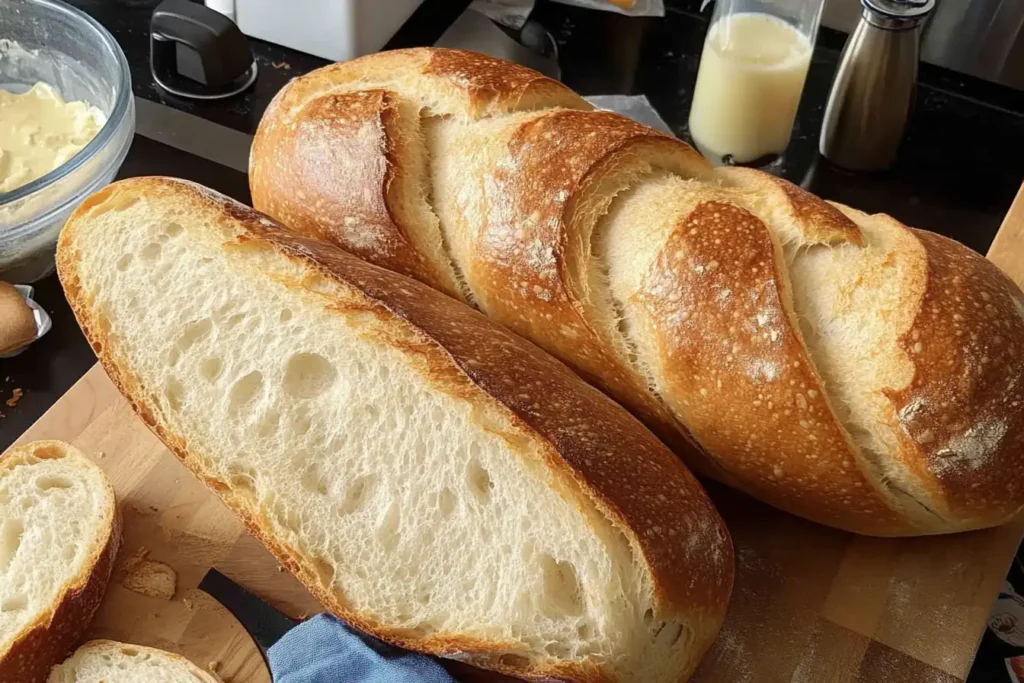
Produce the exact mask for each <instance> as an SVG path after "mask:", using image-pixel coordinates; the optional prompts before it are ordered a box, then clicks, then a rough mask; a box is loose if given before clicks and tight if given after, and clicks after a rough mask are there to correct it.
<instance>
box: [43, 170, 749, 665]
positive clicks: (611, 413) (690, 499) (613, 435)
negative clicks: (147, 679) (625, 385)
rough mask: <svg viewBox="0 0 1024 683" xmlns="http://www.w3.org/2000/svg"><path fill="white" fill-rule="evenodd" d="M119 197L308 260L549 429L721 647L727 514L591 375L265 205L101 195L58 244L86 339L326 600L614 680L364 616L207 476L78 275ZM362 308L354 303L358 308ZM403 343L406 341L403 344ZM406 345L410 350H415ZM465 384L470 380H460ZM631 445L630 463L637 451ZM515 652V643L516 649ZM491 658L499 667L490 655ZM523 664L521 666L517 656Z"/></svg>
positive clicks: (346, 305)
mask: <svg viewBox="0 0 1024 683" xmlns="http://www.w3.org/2000/svg"><path fill="white" fill-rule="evenodd" d="M114 193H125V195H127V196H131V195H143V194H144V195H146V196H148V197H149V198H150V199H151V200H153V199H154V198H156V197H161V196H162V197H166V198H169V199H170V200H173V201H174V202H175V203H178V204H187V205H189V206H190V207H191V208H192V210H193V211H194V212H196V213H197V214H198V213H205V214H206V215H210V214H211V213H213V212H217V213H218V214H219V215H222V216H224V217H225V218H227V219H230V221H231V225H230V228H231V229H232V230H234V231H237V232H238V234H239V236H240V238H241V239H243V240H251V241H256V242H260V243H264V244H269V245H272V246H273V248H275V249H277V250H278V251H280V252H281V253H282V254H283V255H284V257H286V258H290V259H293V260H296V261H298V262H301V263H302V264H303V265H304V267H305V268H306V269H308V271H309V273H310V275H314V274H319V275H321V276H322V277H325V278H329V279H331V280H333V281H335V282H337V283H339V284H342V285H343V286H345V287H346V288H347V289H351V292H352V301H341V300H339V301H338V302H337V307H338V308H339V309H342V310H345V311H351V310H355V309H356V308H358V310H360V311H366V312H370V313H372V314H373V315H374V316H375V317H377V318H378V319H379V320H380V321H381V324H380V325H379V326H377V327H378V328H379V329H383V330H388V329H391V330H393V332H392V333H393V334H394V335H396V340H394V341H397V339H402V340H403V341H404V343H406V344H413V345H414V346H415V348H414V349H413V348H410V349H408V351H409V352H410V355H411V356H415V357H416V358H419V359H420V362H424V363H426V364H427V366H428V372H427V376H428V377H430V378H431V379H432V380H433V381H434V383H435V386H437V387H438V388H439V390H443V391H448V392H456V393H457V392H462V391H465V392H472V394H473V395H474V400H477V401H487V402H489V403H492V404H494V405H496V406H501V407H502V408H503V409H504V410H507V411H508V413H509V416H510V418H511V419H512V420H513V423H514V424H516V426H517V428H519V429H522V430H523V431H524V432H529V433H531V434H532V435H534V436H535V437H539V438H540V439H542V440H543V441H544V442H546V443H547V444H549V445H550V447H546V454H545V455H546V457H547V458H548V464H549V467H551V469H552V471H553V472H555V473H556V474H558V475H559V476H566V477H569V478H571V479H572V480H574V481H575V482H576V484H577V485H578V486H579V487H580V489H581V490H582V491H584V492H585V493H586V494H587V495H588V496H589V497H590V498H591V500H593V501H594V503H595V505H596V506H597V507H598V508H599V509H600V510H601V511H602V512H603V513H604V514H605V515H606V516H608V518H609V519H610V520H611V521H612V522H613V523H614V524H616V526H618V527H619V528H620V529H621V530H622V531H623V532H624V533H625V534H626V535H627V538H629V539H630V543H631V545H632V546H633V548H634V550H635V551H636V552H638V553H639V555H640V557H641V558H642V561H643V562H644V563H645V564H646V565H647V566H648V568H649V571H650V574H651V576H652V581H653V584H654V590H655V594H654V596H653V599H654V604H655V605H656V606H657V609H658V610H659V611H660V613H661V615H662V616H663V617H664V618H671V617H673V616H676V615H685V616H686V618H687V620H688V621H692V622H694V623H698V624H699V626H700V628H702V629H703V631H702V632H699V633H696V634H694V637H695V643H694V645H693V647H694V648H695V650H697V651H698V653H699V651H702V650H703V648H704V647H706V646H707V645H708V644H710V641H711V639H712V638H713V635H714V633H715V632H717V629H718V627H719V626H720V624H721V622H722V620H723V619H724V615H725V606H726V603H727V600H728V595H729V592H730V591H731V586H732V574H733V556H732V545H731V543H730V541H729V538H728V533H727V531H726V529H725V527H724V524H723V523H722V520H721V518H719V517H718V514H717V513H716V512H715V510H714V508H713V507H712V505H711V503H710V501H709V500H708V498H707V496H706V494H705V493H704V492H703V489H702V488H701V487H700V485H699V484H698V483H697V481H696V480H695V479H694V478H693V476H692V475H691V474H690V473H689V472H688V471H687V470H686V469H685V467H683V466H682V465H681V464H680V462H679V461H678V460H677V459H676V458H675V457H674V456H673V455H672V454H671V452H670V451H668V450H667V449H666V448H665V447H664V446H663V445H662V444H660V443H659V442H658V441H657V440H656V439H655V438H654V437H653V435H651V434H650V433H649V432H647V431H646V430H645V429H644V428H643V427H642V426H641V425H640V424H639V423H638V422H636V420H634V419H633V418H632V417H631V416H630V415H629V414H628V413H626V412H624V411H623V410H622V409H621V408H619V407H618V406H616V405H615V404H614V403H612V402H611V401H610V400H609V399H607V398H606V397H605V396H604V395H603V394H601V393H600V392H598V391H597V390H596V389H592V388H590V387H588V386H587V385H585V384H583V383H582V382H580V381H579V380H578V379H577V378H576V377H575V376H574V375H573V374H572V373H571V372H570V371H569V370H568V369H567V368H565V366H563V365H561V364H560V363H558V362H557V361H555V360H554V359H553V358H550V357H549V356H547V355H546V354H544V353H543V352H541V351H540V350H539V349H537V348H536V347H534V346H532V345H530V344H529V343H527V342H525V341H523V340H522V339H520V338H519V337H517V336H515V335H513V334H511V333H510V332H507V331H505V330H504V329H503V328H501V327H500V326H498V325H496V324H494V323H493V322H491V321H489V320H488V319H487V318H485V317H484V316H482V315H481V314H479V313H477V312H476V311H473V310H472V309H469V308H468V307H465V306H462V305H461V304H458V303H457V302H454V301H452V300H451V299H450V298H449V297H446V296H444V295H442V294H440V293H439V292H436V291H434V290H432V289H430V288H429V287H426V286H425V285H422V284H420V283H418V282H415V281H413V280H409V279H406V278H402V277H401V276H398V275H395V274H394V273H390V272H388V271H385V270H383V269H380V268H377V267H375V266H372V265H370V264H368V263H365V262H363V261H361V260H359V259H357V258H355V257H353V256H351V255H349V254H346V253H345V252H343V251H340V250H337V249H335V248H333V247H330V246H328V245H326V244H324V243H321V242H317V241H315V240H309V239H306V238H303V237H300V236H296V235H293V234H291V233H288V232H286V231H284V230H281V229H279V228H278V227H277V226H275V225H274V224H273V223H272V222H270V221H268V220H267V219H266V218H264V217H262V216H260V215H259V214H257V213H255V212H254V211H252V210H250V209H248V208H246V207H243V206H241V205H239V204H236V203H234V202H230V200H226V199H225V198H222V197H219V196H215V195H213V194H212V193H210V192H208V191H204V190H202V189H200V188H199V187H198V186H195V185H192V184H190V183H184V182H181V181H172V180H169V179H161V178H141V179H132V180H127V181H121V182H120V183H117V184H115V185H113V186H111V187H110V188H108V189H107V190H104V191H103V192H101V193H99V194H98V195H94V197H92V198H90V199H89V200H87V201H86V202H84V203H83V205H82V206H81V207H80V208H79V209H78V210H77V211H76V213H75V214H73V215H72V217H71V219H69V221H68V223H67V225H66V226H65V229H64V230H63V231H62V233H61V237H60V240H59V243H58V254H57V269H58V273H59V275H60V279H61V283H62V285H63V286H64V290H65V294H66V295H67V298H68V301H69V302H70V304H71V306H72V309H73V310H74V312H75V315H76V317H77V318H78V321H79V324H80V325H81V326H82V329H83V331H84V332H85V334H86V337H87V338H88V339H89V340H90V342H91V343H92V344H93V347H94V348H95V349H97V353H98V355H99V358H100V360H101V362H102V363H103V365H104V368H105V369H106V370H107V373H108V374H109V375H110V376H111V379H112V380H113V381H114V383H115V384H116V385H117V386H118V388H119V389H120V390H121V391H122V393H124V394H125V396H126V397H128V399H129V401H130V402H131V404H132V406H133V407H134V408H135V410H136V412H137V413H138V414H139V415H140V417H141V418H142V419H143V420H144V421H145V422H146V424H147V425H149V426H150V428H152V429H153V430H154V432H155V433H156V434H157V435H158V436H159V437H160V438H161V439H162V440H163V441H164V443H166V444H167V445H168V447H169V448H170V449H171V451H172V452H174V453H175V454H176V455H177V456H178V457H179V458H180V459H181V460H182V461H183V462H184V463H185V464H186V465H187V466H188V467H189V468H191V469H192V470H193V472H195V473H196V474H197V476H199V477H200V478H203V479H204V481H206V482H207V483H208V484H209V485H210V486H211V487H212V488H213V489H214V490H215V491H216V492H217V493H219V494H220V495H221V496H222V497H223V498H224V500H225V502H226V503H227V504H228V505H229V506H230V507H232V509H234V510H235V511H236V512H238V513H239V514H240V515H241V516H242V518H243V520H244V521H245V522H246V524H247V525H248V526H249V527H250V528H251V529H252V530H253V532H254V533H255V534H257V535H258V536H259V537H261V538H262V539H263V540H264V542H265V543H267V545H268V547H269V548H270V549H271V550H272V551H273V552H274V553H275V554H276V555H277V556H278V557H279V558H280V559H281V560H282V562H284V563H285V566H287V567H288V568H289V569H291V570H293V571H295V572H296V573H297V574H298V576H299V577H300V578H301V579H302V580H303V582H304V583H305V584H306V585H307V586H308V587H309V588H310V590H311V591H313V593H314V594H315V595H317V597H319V598H320V599H321V600H323V601H324V603H325V604H326V605H327V606H328V607H329V608H331V610H332V611H334V612H336V613H337V614H338V615H339V616H341V617H342V618H345V619H346V620H349V621H351V622H352V623H354V624H355V625H357V626H359V627H361V628H364V629H365V630H367V631H368V632H370V633H373V634H374V635H377V636H379V637H381V638H383V639H385V640H388V641H389V642H393V643H396V644H399V645H404V646H407V647H412V648H415V649H419V650H425V651H438V652H442V653H443V654H445V655H447V656H453V655H455V654H456V653H457V652H467V651H468V652H469V653H471V654H470V655H469V657H470V658H471V659H473V661H474V662H478V663H481V664H483V665H486V666H491V667H494V668H498V669H500V670H504V671H507V672H509V673H516V674H517V675H520V676H524V675H525V676H528V677H534V678H538V679H543V678H545V677H551V676H552V675H555V676H563V675H564V676H565V677H568V678H571V679H572V680H579V681H593V682H594V683H598V682H599V681H605V680H609V679H608V678H607V676H608V674H607V673H599V670H598V669H594V670H590V669H589V667H587V666H577V665H568V664H566V665H564V666H559V667H556V668H554V669H552V670H551V671H550V672H549V671H548V670H546V669H542V668H538V667H527V668H523V665H519V664H517V665H514V666H513V665H509V664H502V663H501V662H500V660H499V661H498V663H497V664H495V662H494V659H493V655H492V654H491V653H492V652H493V651H495V650H499V649H500V650H501V651H503V652H505V653H506V654H507V653H509V649H503V648H506V647H508V648H510V649H511V648H512V646H510V645H508V644H505V643H478V642H474V641H472V640H470V639H467V638H465V637H463V636H458V635H451V636H448V635H434V636H428V637H426V638H423V637H417V638H413V637H411V636H412V634H409V633H408V632H404V631H396V630H394V629H389V628H388V627H387V626H386V625H384V624H377V623H373V622H371V621H369V620H367V618H366V617H365V616H361V615H359V614H356V613H354V612H353V611H352V610H351V609H350V608H348V607H347V606H346V605H345V602H344V597H343V596H341V595H339V594H337V593H336V592H334V591H328V590H326V589H325V588H324V587H323V586H322V585H321V584H320V581H319V579H318V577H316V576H315V571H314V570H313V568H312V567H310V566H308V565H307V564H306V563H304V562H302V561H301V560H300V558H299V557H298V555H297V553H295V552H294V551H292V550H290V549H289V548H287V547H285V546H284V545H283V544H281V542H280V541H278V540H275V539H274V538H273V534H272V533H271V532H270V531H269V530H268V529H267V528H266V526H265V524H264V523H262V522H261V521H260V520H259V518H258V516H257V513H256V512H255V506H254V505H253V503H252V502H251V501H250V500H248V498H247V494H246V491H244V490H241V491H235V490H233V489H232V488H231V487H229V486H227V485H226V484H224V483H223V482H217V481H214V480H211V479H209V478H208V477H206V476H205V475H204V472H203V470H202V467H201V466H200V464H199V463H198V462H197V460H196V459H195V458H193V457H191V456H190V454H189V451H188V447H187V444H185V443H184V441H183V439H182V438H181V437H180V436H178V435H175V434H172V433H169V432H168V430H167V429H165V428H164V427H163V426H162V425H161V424H159V422H158V420H156V419H155V418H154V414H153V413H154V408H153V407H151V406H149V405H148V404H147V400H148V399H147V396H148V395H149V394H148V393H147V392H146V391H145V389H144V387H142V386H140V384H139V382H138V381H137V380H136V379H135V378H134V377H133V376H132V374H131V372H130V370H129V369H128V367H127V366H126V365H125V364H124V363H123V362H122V361H121V360H120V358H119V356H118V353H117V349H116V347H115V346H114V345H113V344H112V343H111V340H110V339H109V338H108V336H107V333H106V332H105V331H104V330H103V329H102V327H101V326H98V325H97V324H96V322H95V312H94V311H93V309H92V302H90V301H89V300H88V299H87V297H85V296H84V294H83V292H82V289H81V286H80V283H79V280H78V272H77V261H78V258H79V257H78V254H77V250H78V249H79V248H80V247H79V246H78V244H77V242H76V237H75V233H76V231H77V230H78V229H79V221H80V220H81V218H82V216H83V215H84V214H87V213H88V212H89V211H90V210H91V209H92V208H93V207H95V206H97V205H98V204H100V203H102V202H104V201H106V200H108V199H109V198H111V196H112V195H113V194H114ZM353 302H355V303H353ZM395 346H396V347H398V348H400V349H401V348H402V347H400V346H398V344H397V343H396V344H395ZM403 350H404V349H403ZM455 380H457V381H455ZM626 453H628V454H629V457H628V458H626V457H624V454H626ZM513 652H514V650H513ZM485 659H486V661H484V660H485ZM509 661H511V660H509Z"/></svg>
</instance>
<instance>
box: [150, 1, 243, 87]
mask: <svg viewBox="0 0 1024 683" xmlns="http://www.w3.org/2000/svg"><path fill="white" fill-rule="evenodd" d="M149 47H150V69H151V70H152V72H153V79H154V80H155V81H156V83H157V85H159V86H160V87H161V88H163V89H165V90H167V91H168V92H171V93H173V94H175V95H180V96H182V97H191V98H197V99H217V98H221V97H229V96H231V95H235V94H237V93H240V92H242V91H243V90H245V89H246V88H248V87H249V86H250V85H252V83H253V82H254V81H255V80H256V71H257V69H256V62H255V60H254V59H253V57H252V51H251V50H250V49H249V41H248V40H247V39H246V37H245V36H244V35H243V34H242V32H241V31H240V30H239V28H238V26H237V25H236V24H235V23H234V22H233V21H231V20H230V19H228V18H227V17H226V16H224V15H223V14H221V13H220V12H217V11H215V10H212V9H210V8H209V7H206V6H205V5H200V4H198V3H195V2H190V1H189V0H164V1H163V2H162V3H160V5H158V6H157V8H156V9H155V10H153V18H152V20H151V21H150V39H149Z"/></svg>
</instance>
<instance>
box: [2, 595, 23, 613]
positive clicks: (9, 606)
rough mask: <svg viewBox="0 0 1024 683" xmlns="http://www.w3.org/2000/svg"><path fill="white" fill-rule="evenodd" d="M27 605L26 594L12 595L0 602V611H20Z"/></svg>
mask: <svg viewBox="0 0 1024 683" xmlns="http://www.w3.org/2000/svg"><path fill="white" fill-rule="evenodd" d="M27 607H28V596H27V595H12V596H11V597H9V598H7V599H6V600H3V601H2V602H0V612H20V611H21V610H23V609H25V608H27Z"/></svg>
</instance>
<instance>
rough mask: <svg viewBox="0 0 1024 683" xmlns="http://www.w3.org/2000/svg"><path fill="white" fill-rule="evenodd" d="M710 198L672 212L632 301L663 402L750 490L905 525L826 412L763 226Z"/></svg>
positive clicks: (833, 519) (884, 529)
mask: <svg viewBox="0 0 1024 683" xmlns="http://www.w3.org/2000/svg"><path fill="white" fill-rule="evenodd" d="M715 196H716V195H714V194H710V193H709V199H708V200H707V201H703V202H700V203H698V204H697V205H696V206H695V208H694V209H693V210H692V211H691V212H690V213H689V214H688V215H684V216H680V217H679V219H678V222H677V223H676V226H675V228H674V230H673V232H672V233H671V235H670V237H669V238H668V240H667V241H666V243H665V245H664V248H663V249H662V250H661V253H660V255H659V256H658V258H657V259H656V260H655V262H654V263H653V264H652V266H651V269H650V270H649V271H648V272H647V274H646V276H645V278H644V284H643V287H642V289H641V290H640V292H639V293H638V295H637V297H636V298H637V303H638V304H639V305H641V306H642V307H643V309H644V311H645V313H646V316H647V317H648V319H649V320H650V322H651V325H652V328H653V332H654V335H655V339H656V341H657V346H658V348H659V355H660V362H661V364H662V368H663V376H664V378H665V387H666V389H667V391H665V392H664V395H665V397H666V400H668V402H669V404H670V405H671V406H672V407H673V409H674V410H675V411H676V413H677V415H678V416H679V417H680V419H681V420H682V421H684V422H685V423H686V424H687V425H689V426H690V428H691V430H692V431H693V434H694V435H695V436H696V438H697V440H698V441H699V442H700V444H701V445H702V446H703V447H704V448H705V449H706V450H707V451H708V452H709V453H712V454H713V455H714V457H715V459H716V460H717V462H718V463H719V465H720V466H721V467H722V469H724V470H725V471H726V472H727V473H728V474H730V475H731V477H732V479H733V481H735V482H739V486H740V488H742V489H744V490H745V491H747V492H748V493H750V494H752V495H754V496H756V497H758V498H760V499H762V500H765V501H767V502H769V503H771V504H773V505H775V506H777V507H780V508H782V509H784V510H788V511H790V512H793V513H795V514H799V515H801V516H803V517H806V518H808V519H813V520H815V521H818V522H822V523H825V524H829V525H832V526H838V527H841V528H844V529H850V530H854V531H858V532H861V533H891V532H893V531H894V530H896V529H901V530H902V531H903V532H905V533H910V532H912V531H913V530H914V529H913V527H912V526H910V525H905V523H904V522H903V521H902V520H901V518H900V516H899V515H898V514H896V512H895V511H894V510H893V509H892V508H891V506H890V505H889V504H888V503H887V502H886V500H885V498H884V497H883V496H882V495H879V492H878V491H877V490H876V489H875V484H874V483H873V481H875V480H874V479H873V478H872V479H869V478H867V477H865V476H864V474H863V472H862V471H861V463H859V462H858V458H857V455H856V451H855V450H854V448H853V446H852V444H851V443H850V441H849V436H848V434H847V433H846V431H845V430H844V429H843V427H842V426H841V425H840V424H839V423H838V421H837V420H836V418H835V415H834V413H833V411H832V408H831V406H830V405H829V402H828V400H827V396H826V394H825V391H824V389H823V387H822V383H821V381H820V379H819V377H818V375H817V373H816V371H815V369H814V367H813V365H812V363H811V362H810V360H809V358H808V357H807V353H806V349H805V348H804V346H803V343H802V340H801V338H800V334H799V330H798V327H797V324H796V321H795V318H794V316H793V315H792V313H791V311H790V310H789V309H788V307H787V306H786V305H784V299H785V293H784V291H783V289H782V288H783V286H784V285H783V283H784V279H783V276H782V273H780V268H784V267H785V265H784V264H782V263H781V259H777V258H776V247H775V245H774V243H773V241H772V239H771V236H770V234H769V232H768V229H767V228H766V227H765V225H764V224H763V223H762V222H761V221H760V220H759V219H758V218H757V217H755V216H754V215H752V214H751V213H749V212H748V211H746V210H744V209H742V208H740V207H738V206H735V205H733V204H731V203H728V202H727V201H722V200H721V199H715V198H714V197H715Z"/></svg>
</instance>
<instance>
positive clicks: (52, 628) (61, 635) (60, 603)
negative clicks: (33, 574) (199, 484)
mask: <svg viewBox="0 0 1024 683" xmlns="http://www.w3.org/2000/svg"><path fill="white" fill-rule="evenodd" d="M51 449H56V451H57V452H60V453H64V454H65V455H64V456H63V457H65V458H71V459H74V460H76V461H78V462H80V463H81V465H82V466H83V467H93V468H95V467H96V466H95V465H94V464H93V463H92V461H90V460H88V458H86V457H85V456H84V455H81V454H79V453H78V452H77V451H76V450H75V449H74V448H73V447H72V446H69V445H68V444H66V443H64V442H61V441H36V442H33V443H29V444H25V445H22V446H16V447H14V448H12V449H11V450H10V451H8V452H7V453H6V454H5V455H4V456H2V457H0V468H2V467H6V466H7V463H10V462H11V460H12V458H14V457H17V456H19V455H21V454H28V453H33V454H36V457H41V458H45V457H46V455H45V453H46V452H47V451H49V450H51ZM103 481H104V482H105V483H106V486H107V489H108V493H109V497H110V501H111V506H110V509H109V511H108V515H109V517H108V522H109V523H108V526H107V528H108V533H107V536H106V537H105V538H104V539H102V541H101V543H100V544H99V545H97V546H96V547H94V548H93V549H92V552H91V553H90V555H89V558H88V559H87V561H86V563H85V565H84V566H83V568H82V572H81V573H80V574H78V575H77V576H75V577H73V578H72V579H70V580H69V581H68V582H67V583H66V584H65V585H64V586H63V587H62V590H61V592H60V593H59V594H58V596H57V598H56V599H55V600H54V603H53V604H52V605H51V608H50V609H49V610H48V611H47V612H44V613H42V614H39V615H38V616H37V617H36V619H35V620H34V621H33V622H32V623H31V624H30V625H28V626H27V627H26V628H25V629H24V630H23V631H22V633H21V634H20V635H19V636H18V638H17V639H16V640H15V641H14V642H13V643H11V646H10V647H9V648H8V649H7V651H6V652H0V683H42V682H44V681H46V678H47V676H48V675H49V673H50V669H51V668H53V666H55V665H56V664H59V663H60V662H61V661H63V660H64V658H65V657H67V656H68V654H69V653H70V652H71V651H72V650H74V649H75V647H76V646H77V645H78V643H79V641H80V640H81V638H82V635H83V634H84V633H85V631H86V629H87V628H88V627H89V624H90V623H91V622H92V618H93V616H94V615H95V614H96V610H97V609H99V606H100V602H102V600H103V596H104V595H105V594H106V591H107V584H108V583H109V582H110V575H111V573H112V572H113V570H114V561H115V559H116V557H117V551H118V549H119V548H120V547H121V512H120V510H119V509H118V506H117V503H116V500H115V498H114V490H113V488H112V487H111V486H110V483H109V482H108V481H107V479H106V477H105V476H104V477H103Z"/></svg>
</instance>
